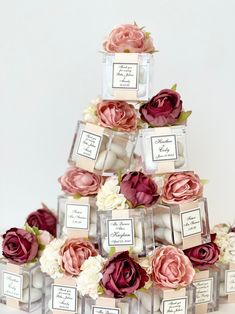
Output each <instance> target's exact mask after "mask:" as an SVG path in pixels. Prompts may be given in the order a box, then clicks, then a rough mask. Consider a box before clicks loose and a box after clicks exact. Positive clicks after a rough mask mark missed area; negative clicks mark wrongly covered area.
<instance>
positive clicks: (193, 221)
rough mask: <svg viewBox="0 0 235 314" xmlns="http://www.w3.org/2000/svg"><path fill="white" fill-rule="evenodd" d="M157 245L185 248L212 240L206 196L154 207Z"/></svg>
mask: <svg viewBox="0 0 235 314" xmlns="http://www.w3.org/2000/svg"><path fill="white" fill-rule="evenodd" d="M153 215H154V237H155V243H156V245H159V244H164V245H168V244H173V245H175V246H176V247H178V248H181V249H183V250H185V249H188V248H191V247H194V246H198V245H200V244H203V243H208V242H210V241H211V237H210V227H209V219H208V209H207V200H206V198H200V199H198V200H195V201H193V202H189V203H183V204H171V205H169V204H167V205H163V204H158V205H156V206H155V207H154V209H153Z"/></svg>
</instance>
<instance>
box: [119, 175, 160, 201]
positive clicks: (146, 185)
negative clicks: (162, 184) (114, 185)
mask: <svg viewBox="0 0 235 314" xmlns="http://www.w3.org/2000/svg"><path fill="white" fill-rule="evenodd" d="M120 187H121V193H122V194H123V195H124V196H125V198H126V199H127V200H128V201H129V202H130V203H131V204H132V206H133V207H137V206H140V205H143V206H145V207H148V206H151V205H153V204H154V203H155V202H156V201H157V200H158V198H159V194H158V192H157V190H158V187H157V184H156V183H155V182H154V181H153V179H151V178H150V177H149V176H146V175H145V174H143V173H142V172H140V171H133V172H129V173H127V174H125V175H124V176H123V177H122V180H121V184H120Z"/></svg>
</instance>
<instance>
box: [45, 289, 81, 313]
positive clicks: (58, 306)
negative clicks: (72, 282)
mask: <svg viewBox="0 0 235 314" xmlns="http://www.w3.org/2000/svg"><path fill="white" fill-rule="evenodd" d="M51 289H52V310H58V311H64V312H72V313H77V288H76V287H72V286H62V285H54V284H53V285H52V286H51Z"/></svg>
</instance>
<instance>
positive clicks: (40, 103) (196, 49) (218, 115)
mask: <svg viewBox="0 0 235 314" xmlns="http://www.w3.org/2000/svg"><path fill="white" fill-rule="evenodd" d="M234 12H235V1H233V0H231V1H230V0H226V1H221V0H197V1H193V0H191V1H189V0H178V1H173V0H161V1H160V0H153V1H152V0H148V1H138V0H118V1H110V0H99V1H94V0H93V1H91V0H86V1H80V0H76V1H74V0H70V1H65V0H64V1H60V0H50V1H48V0H34V1H32V0H28V1H26V0H20V1H19V0H15V1H13V0H5V1H3V0H2V1H1V0H0V108H1V111H0V167H1V169H0V195H1V200H0V204H1V205H0V214H1V216H0V217H1V219H0V228H1V229H5V228H8V227H11V226H21V225H22V224H23V222H24V219H25V217H26V215H27V213H29V212H30V211H32V210H34V209H37V208H39V207H40V202H41V201H43V202H45V203H46V204H48V206H50V207H54V208H55V207H56V199H57V195H58V194H59V193H60V188H59V184H58V182H57V178H58V177H59V176H60V175H61V174H63V173H64V171H65V169H66V167H67V164H66V161H67V158H68V154H69V150H70V146H71V142H72V138H73V133H74V130H75V125H76V122H77V120H78V119H79V118H81V112H82V109H83V108H84V107H85V106H86V105H87V103H88V102H89V100H90V99H92V98H94V97H96V95H98V94H99V93H100V91H101V55H100V53H99V52H98V51H99V50H100V49H101V43H102V41H103V39H104V36H105V35H106V34H107V33H108V32H109V31H110V30H111V29H112V27H113V26H114V25H116V24H120V23H127V22H132V21H134V20H135V21H137V22H138V24H139V25H141V26H142V25H145V26H146V29H147V30H148V31H151V33H152V36H153V37H154V40H155V45H156V47H157V49H158V50H159V53H157V54H156V56H155V69H154V72H155V81H154V86H155V90H156V92H157V91H159V90H160V89H162V88H166V87H171V86H172V85H173V84H174V83H176V82H177V83H178V91H179V92H180V93H181V94H182V98H183V101H184V107H185V108H186V109H192V110H193V115H192V117H191V118H190V120H189V127H188V133H189V136H188V151H189V160H190V165H191V169H194V170H195V171H196V172H197V173H198V174H199V175H200V176H201V178H205V179H208V180H209V184H208V186H207V187H206V191H205V193H206V195H207V197H208V201H209V211H210V220H211V225H213V224H214V223H215V222H220V221H228V222H232V221H233V219H234V218H235V217H234V216H235V215H234V208H233V204H234V194H235V190H234V189H235V185H234V177H235V167H234V162H235V158H234V119H235V103H234V85H235V82H234V72H235V71H234V70H235V43H234V38H235V20H234Z"/></svg>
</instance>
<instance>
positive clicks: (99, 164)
mask: <svg viewBox="0 0 235 314" xmlns="http://www.w3.org/2000/svg"><path fill="white" fill-rule="evenodd" d="M106 155H107V157H106ZM105 158H106V160H105ZM104 160H105V165H104ZM116 160H117V158H116V155H115V153H113V152H112V151H109V152H108V153H107V150H104V151H103V152H101V153H100V154H99V157H98V159H97V161H96V164H95V169H96V170H102V169H104V170H109V169H112V167H113V165H114V164H115V162H116ZM103 165H104V167H103Z"/></svg>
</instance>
